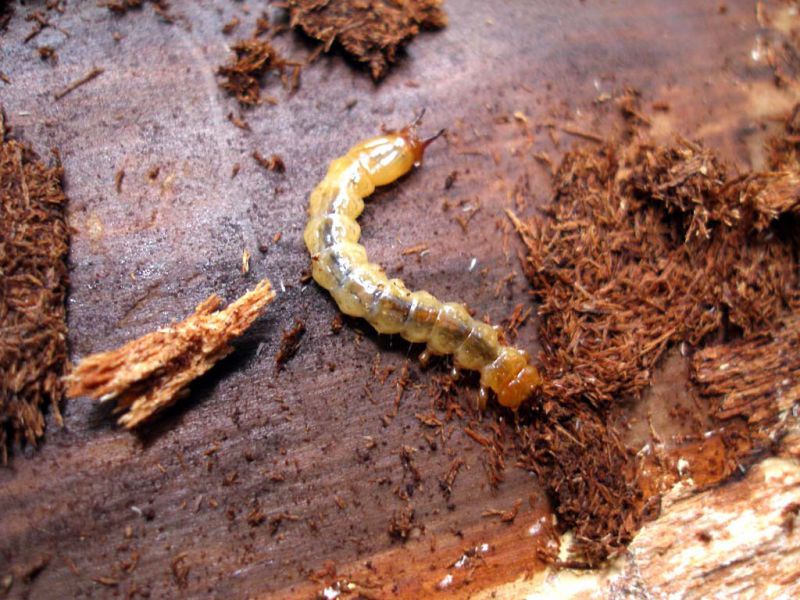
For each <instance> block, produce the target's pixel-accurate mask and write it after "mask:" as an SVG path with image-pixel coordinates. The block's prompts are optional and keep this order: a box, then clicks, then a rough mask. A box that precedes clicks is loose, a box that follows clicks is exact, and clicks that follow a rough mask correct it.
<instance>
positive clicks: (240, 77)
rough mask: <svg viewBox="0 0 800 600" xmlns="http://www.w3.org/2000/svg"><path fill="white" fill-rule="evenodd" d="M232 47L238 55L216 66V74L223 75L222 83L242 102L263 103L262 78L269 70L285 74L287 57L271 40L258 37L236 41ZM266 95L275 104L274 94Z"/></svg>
mask: <svg viewBox="0 0 800 600" xmlns="http://www.w3.org/2000/svg"><path fill="white" fill-rule="evenodd" d="M231 50H233V51H234V53H235V55H236V56H235V57H234V58H232V59H231V61H230V62H228V64H225V65H222V66H220V67H219V69H218V70H217V74H218V75H221V76H222V77H224V80H223V81H222V83H221V84H220V86H221V87H222V89H224V90H225V91H226V92H228V93H229V94H230V95H231V96H234V97H235V98H236V99H237V100H238V101H239V104H241V105H242V106H255V105H257V104H261V102H262V101H263V100H262V97H261V83H260V82H261V79H262V78H263V77H264V76H265V75H266V74H267V73H269V72H270V71H275V72H277V73H279V74H283V72H284V69H285V68H286V66H287V62H286V60H284V58H283V57H282V56H281V55H280V54H279V53H278V51H277V50H276V49H275V48H273V47H272V44H270V43H269V42H267V41H264V40H259V39H258V38H256V37H253V38H250V39H246V40H239V41H237V42H236V43H235V44H233V45H232V46H231ZM266 99H267V101H268V102H270V103H273V104H274V103H275V102H276V101H275V99H274V98H270V97H267V98H266Z"/></svg>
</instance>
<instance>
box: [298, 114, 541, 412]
mask: <svg viewBox="0 0 800 600" xmlns="http://www.w3.org/2000/svg"><path fill="white" fill-rule="evenodd" d="M436 137H438V134H437V136H434V137H433V138H430V139H427V140H420V139H419V138H418V137H417V134H416V131H415V127H414V125H413V124H412V125H410V126H408V127H406V128H405V129H403V130H401V131H398V132H390V133H387V134H385V135H381V136H378V137H375V138H372V139H369V140H366V141H364V142H361V143H359V144H356V145H355V146H353V147H352V148H351V149H350V150H349V151H348V152H347V154H345V155H344V156H341V157H339V158H337V159H335V160H334V161H333V162H331V164H330V166H329V167H328V172H327V174H326V175H325V178H324V179H323V180H322V181H321V182H320V184H319V185H318V186H317V187H316V188H315V189H314V191H313V192H311V196H310V197H309V207H308V217H309V219H308V224H307V225H306V229H305V233H304V236H303V237H304V239H305V243H306V247H307V248H308V251H309V253H310V254H311V259H312V275H313V277H314V279H315V280H316V282H317V283H318V284H319V285H321V286H322V287H323V288H325V289H326V290H328V291H329V292H330V293H331V295H332V296H333V298H334V299H335V300H336V303H337V304H338V305H339V308H340V309H341V311H342V312H343V313H345V314H348V315H351V316H354V317H361V318H364V319H366V320H367V321H368V322H369V323H370V324H371V325H372V326H373V327H374V328H375V329H376V330H377V331H378V332H379V333H396V334H399V335H400V336H402V337H403V338H404V339H406V340H408V341H409V342H416V343H426V344H427V351H428V352H429V353H431V354H452V355H453V357H454V359H455V363H456V365H457V366H458V367H461V368H465V369H470V370H474V371H479V372H480V374H481V397H482V399H483V400H485V398H486V389H487V388H489V389H492V390H493V391H494V392H495V394H496V395H497V399H498V401H499V402H500V404H502V405H503V406H508V407H511V408H517V407H518V406H519V405H520V404H521V403H522V402H523V401H524V400H525V399H526V398H528V397H529V396H530V395H531V393H532V392H533V391H534V390H535V389H536V388H537V387H539V386H540V385H541V377H540V375H539V372H538V371H537V370H536V369H535V368H534V367H533V366H531V365H530V364H529V357H528V354H527V353H526V352H524V351H523V350H518V349H517V348H512V347H510V346H505V345H502V344H500V342H499V341H498V336H497V331H496V330H495V329H494V328H493V327H491V326H490V325H487V324H486V323H483V322H481V321H476V320H475V319H473V318H472V317H471V316H470V315H469V312H467V309H466V307H465V306H464V305H463V304H459V303H457V302H441V301H439V300H437V299H436V298H435V297H433V296H432V295H431V294H429V293H428V292H425V291H419V292H412V291H410V290H408V289H407V288H406V286H405V284H403V282H402V281H400V280H399V279H389V278H388V277H387V276H386V273H384V271H383V269H381V267H380V266H378V265H376V264H374V263H370V262H369V261H368V260H367V252H366V250H365V248H364V247H363V246H361V245H360V244H359V243H358V240H359V237H360V236H361V227H359V225H358V223H357V222H356V219H357V218H358V216H359V215H360V214H361V212H362V211H363V210H364V198H365V197H367V196H369V195H370V194H371V193H372V192H373V191H374V190H375V187H376V186H381V185H386V184H389V183H391V182H393V181H395V180H396V179H398V178H400V177H401V176H403V175H405V174H406V173H408V172H409V171H410V170H411V169H412V168H413V167H414V166H416V165H419V164H420V162H421V160H422V155H423V153H424V151H425V148H426V146H427V145H428V144H429V143H430V142H431V141H433V140H434V139H435V138H436Z"/></svg>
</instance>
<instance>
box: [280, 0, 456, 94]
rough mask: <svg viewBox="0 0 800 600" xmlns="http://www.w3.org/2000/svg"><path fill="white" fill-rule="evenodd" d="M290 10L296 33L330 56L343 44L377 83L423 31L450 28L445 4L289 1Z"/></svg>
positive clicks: (436, 0) (424, 0) (438, 0)
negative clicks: (403, 50)
mask: <svg viewBox="0 0 800 600" xmlns="http://www.w3.org/2000/svg"><path fill="white" fill-rule="evenodd" d="M286 7H287V8H288V11H289V20H290V24H291V26H292V27H293V28H299V29H301V30H302V31H303V32H304V33H305V34H306V35H308V36H310V37H312V38H314V39H317V40H319V41H320V42H322V43H323V46H322V48H323V49H324V51H325V52H328V51H329V50H330V49H331V47H332V46H333V45H334V43H338V44H339V45H340V46H341V47H342V48H343V49H344V51H345V52H346V53H347V54H349V55H350V56H352V57H353V58H354V59H355V60H357V61H358V62H361V63H365V64H366V65H367V66H368V67H369V70H370V73H371V74H372V77H373V79H375V80H379V79H381V78H382V77H383V76H384V75H386V72H387V71H388V69H389V66H390V65H391V64H392V63H394V62H396V60H397V58H398V53H399V50H400V49H401V48H402V46H404V45H405V44H407V43H408V42H409V41H410V40H411V38H413V37H414V36H416V35H417V34H418V33H419V31H420V29H441V28H442V27H444V26H446V25H447V15H446V14H445V12H444V10H443V9H442V0H407V1H405V2H393V1H392V0H376V1H371V2H366V1H364V0H329V1H327V2H319V1H318V0H287V2H286Z"/></svg>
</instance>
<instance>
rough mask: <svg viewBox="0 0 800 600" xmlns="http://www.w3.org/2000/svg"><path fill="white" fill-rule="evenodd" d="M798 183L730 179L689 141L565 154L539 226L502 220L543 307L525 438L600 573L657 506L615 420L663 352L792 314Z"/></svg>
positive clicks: (755, 176)
mask: <svg viewBox="0 0 800 600" xmlns="http://www.w3.org/2000/svg"><path fill="white" fill-rule="evenodd" d="M795 181H796V174H793V173H790V172H777V173H750V174H745V175H742V176H739V177H735V178H729V177H728V175H727V171H726V168H725V166H724V165H722V164H721V163H720V161H719V160H717V159H716V158H715V156H714V155H713V154H711V153H710V152H709V151H707V150H704V149H703V148H701V147H698V146H696V145H694V144H691V143H688V142H683V143H681V144H679V145H676V146H674V147H670V148H658V147H653V146H650V145H647V144H631V145H629V146H623V147H616V146H611V145H607V146H604V147H602V148H600V149H599V150H580V151H576V152H572V153H569V154H567V155H566V156H565V158H564V160H563V162H562V164H561V165H560V167H559V169H558V171H557V173H556V175H555V177H554V188H555V199H554V201H553V204H552V205H551V206H550V207H549V209H548V211H547V215H546V217H544V218H535V219H533V220H532V221H530V222H528V223H523V222H521V221H520V220H519V219H517V218H516V217H515V216H514V215H513V214H511V217H512V220H513V221H514V224H515V226H516V228H517V230H518V231H519V232H520V234H521V236H522V238H523V241H524V242H525V244H526V246H527V249H528V255H527V257H526V258H525V260H524V263H523V266H524V269H525V272H526V275H527V277H528V279H529V280H530V282H531V285H532V287H533V289H534V292H535V294H536V296H537V297H538V298H539V299H540V301H541V305H540V308H539V315H540V328H539V339H540V341H541V342H542V344H543V346H544V349H545V351H544V353H543V356H542V359H543V369H544V371H545V373H546V377H545V379H546V382H547V383H546V384H545V386H544V389H543V392H542V398H541V405H540V407H539V408H538V409H535V411H534V412H533V413H531V414H530V415H529V417H530V419H529V424H528V426H527V429H526V430H524V432H523V435H522V436H521V438H520V441H521V442H522V446H523V452H524V453H525V454H526V455H527V457H526V458H525V459H524V460H523V461H522V462H523V464H526V465H527V466H528V468H530V469H531V470H534V471H535V472H537V474H538V475H539V477H540V480H541V481H542V482H543V483H544V484H545V485H547V486H548V487H549V489H550V492H551V494H552V496H553V497H554V499H555V501H556V506H557V511H558V513H559V516H560V519H561V521H562V522H563V523H564V524H566V525H567V526H569V527H572V528H573V529H574V530H575V539H576V550H577V552H576V554H577V555H579V556H581V560H584V561H585V562H586V564H589V565H596V564H598V563H599V562H601V561H602V560H604V559H605V558H606V557H608V556H610V555H614V554H615V553H617V552H618V551H619V550H620V549H621V547H622V546H623V545H624V544H625V543H626V542H627V541H630V539H631V538H632V536H633V534H634V533H635V532H636V531H637V529H638V527H639V526H640V525H641V523H642V522H643V520H644V519H645V518H646V517H647V516H648V515H650V514H652V512H653V511H654V510H655V509H656V507H657V504H656V501H657V499H656V498H651V499H649V500H648V498H646V497H645V495H644V493H643V491H642V489H641V488H640V485H639V482H638V480H637V477H638V471H637V466H636V461H635V457H634V454H633V453H632V452H631V451H630V450H629V449H628V448H626V447H625V446H624V444H623V443H622V442H621V441H620V439H619V436H618V435H617V433H616V432H615V430H614V428H613V426H611V425H610V422H611V420H610V416H611V415H612V414H614V412H613V411H614V409H615V407H618V406H620V405H621V403H623V402H625V401H629V400H633V399H637V398H638V397H639V396H640V394H641V392H642V391H643V390H644V389H645V388H646V387H648V386H649V385H650V377H651V374H652V372H653V370H654V368H655V367H656V366H657V364H658V362H659V360H660V359H661V357H662V356H663V355H664V352H665V351H666V350H667V349H668V348H669V347H670V346H672V345H674V344H676V343H678V342H687V343H688V344H690V345H692V346H697V345H700V344H702V343H703V341H704V340H705V339H706V338H707V336H709V335H710V334H713V333H715V332H719V331H726V332H728V334H729V335H737V334H741V335H744V336H745V337H746V338H752V337H753V336H758V335H759V332H761V331H763V330H764V329H765V328H769V327H770V326H772V324H773V323H775V322H776V321H777V320H778V319H779V318H780V317H781V316H782V315H784V314H785V313H786V312H787V310H792V309H796V308H797V307H800V293H799V292H798V289H799V288H800V282H798V263H797V252H798V242H797V239H798V237H797V232H796V225H797V224H796V222H795V223H794V224H792V222H786V218H787V215H786V214H785V210H786V209H787V207H791V206H793V204H792V203H793V202H794V200H788V199H787V198H794V199H796V197H797V194H796V188H795Z"/></svg>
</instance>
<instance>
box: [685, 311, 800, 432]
mask: <svg viewBox="0 0 800 600" xmlns="http://www.w3.org/2000/svg"><path fill="white" fill-rule="evenodd" d="M692 379H693V380H694V381H695V382H696V383H697V384H698V385H699V387H700V392H701V393H702V394H703V395H704V396H707V397H710V398H713V399H714V400H715V402H716V411H717V412H716V416H717V418H719V419H730V418H732V417H738V416H741V417H744V418H746V419H747V420H748V422H750V423H760V422H764V421H773V420H775V419H776V417H777V416H778V415H779V413H781V412H786V411H790V410H791V409H792V407H793V406H794V405H795V404H796V403H798V402H800V314H793V315H791V316H789V317H787V318H786V319H785V320H784V322H783V323H781V325H780V326H779V327H778V328H777V329H775V330H774V331H770V332H767V333H763V334H761V335H759V336H757V337H755V338H753V339H750V340H740V341H737V342H734V343H731V344H724V345H719V346H711V347H709V348H705V349H703V350H701V351H700V352H698V353H697V354H695V355H694V357H693V358H692Z"/></svg>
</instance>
